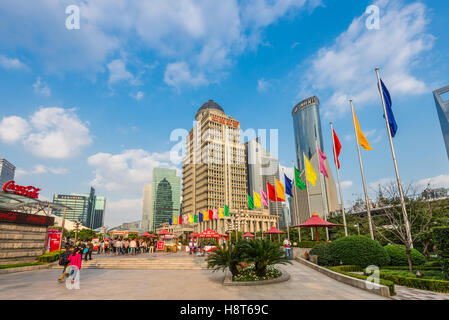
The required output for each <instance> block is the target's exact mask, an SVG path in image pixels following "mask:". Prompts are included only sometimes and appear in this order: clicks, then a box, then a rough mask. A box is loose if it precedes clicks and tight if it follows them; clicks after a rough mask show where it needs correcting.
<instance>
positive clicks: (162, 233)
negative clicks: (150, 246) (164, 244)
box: [158, 229, 171, 241]
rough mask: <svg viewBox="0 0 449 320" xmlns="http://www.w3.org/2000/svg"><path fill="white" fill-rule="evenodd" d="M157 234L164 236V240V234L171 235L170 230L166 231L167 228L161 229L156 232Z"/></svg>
mask: <svg viewBox="0 0 449 320" xmlns="http://www.w3.org/2000/svg"><path fill="white" fill-rule="evenodd" d="M158 235H160V236H164V241H165V236H168V235H170V236H171V233H170V232H168V230H167V229H164V230H162V231H161V232H159V233H158Z"/></svg>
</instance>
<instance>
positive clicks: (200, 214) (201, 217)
mask: <svg viewBox="0 0 449 320" xmlns="http://www.w3.org/2000/svg"><path fill="white" fill-rule="evenodd" d="M198 218H199V220H200V222H203V214H202V213H201V212H199V213H198Z"/></svg>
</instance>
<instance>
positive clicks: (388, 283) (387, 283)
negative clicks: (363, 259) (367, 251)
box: [329, 266, 396, 296]
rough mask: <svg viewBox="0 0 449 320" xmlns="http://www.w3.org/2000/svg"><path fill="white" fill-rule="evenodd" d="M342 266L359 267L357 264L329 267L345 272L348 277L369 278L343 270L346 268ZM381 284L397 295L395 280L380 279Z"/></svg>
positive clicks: (391, 294)
mask: <svg viewBox="0 0 449 320" xmlns="http://www.w3.org/2000/svg"><path fill="white" fill-rule="evenodd" d="M342 267H351V268H358V267H357V266H340V267H330V268H329V269H330V270H332V271H335V272H338V273H341V274H344V275H345V276H348V277H353V278H356V279H360V280H366V279H368V276H365V275H362V274H356V273H351V272H346V271H343V270H344V269H345V268H342ZM342 269H343V270H342ZM354 272H357V271H354ZM379 284H381V285H383V286H386V287H388V289H389V291H390V296H395V295H396V291H394V282H393V281H389V280H384V279H379Z"/></svg>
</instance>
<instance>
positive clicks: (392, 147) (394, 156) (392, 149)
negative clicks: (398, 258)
mask: <svg viewBox="0 0 449 320" xmlns="http://www.w3.org/2000/svg"><path fill="white" fill-rule="evenodd" d="M376 74H377V83H378V86H379V90H380V97H381V99H382V106H383V109H384V118H385V123H386V125H387V131H388V139H389V141H390V148H391V155H392V156H393V163H394V170H395V173H396V180H397V183H398V189H399V195H400V197H401V205H402V215H403V216H404V223H405V231H406V232H407V240H408V242H409V245H410V248H413V240H412V234H411V231H410V223H409V221H408V215H407V207H406V205H405V200H404V192H403V190H402V184H401V178H400V177H399V170H398V163H397V161H396V152H395V150H394V144H393V137H392V136H391V129H390V122H389V121H388V120H389V119H388V114H387V106H386V104H385V97H384V89H383V87H382V83H381V81H380V74H379V68H376Z"/></svg>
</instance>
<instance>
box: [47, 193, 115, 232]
mask: <svg viewBox="0 0 449 320" xmlns="http://www.w3.org/2000/svg"><path fill="white" fill-rule="evenodd" d="M53 203H58V204H63V205H65V206H68V207H69V208H70V209H67V210H66V219H68V220H71V221H80V222H81V223H82V225H83V226H85V227H87V228H90V229H97V228H100V227H102V226H103V225H104V215H105V211H106V198H105V197H100V196H97V195H95V189H94V188H90V193H89V194H81V193H72V194H69V195H66V194H55V195H53ZM53 213H54V214H55V215H57V216H59V217H62V216H63V215H64V211H63V210H54V211H53Z"/></svg>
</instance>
